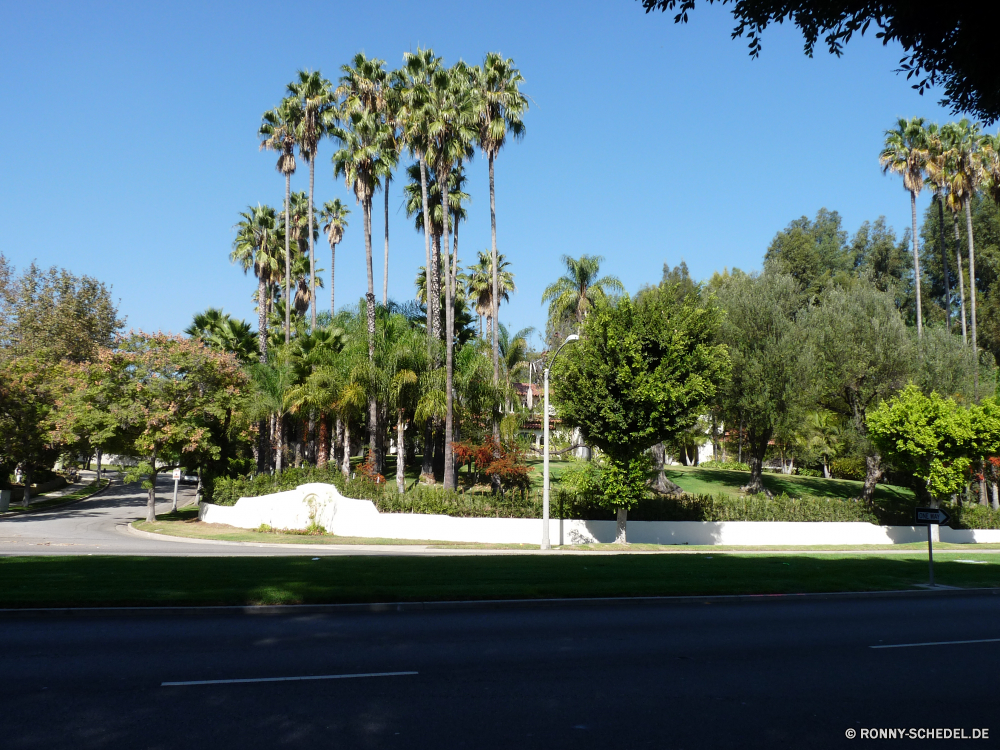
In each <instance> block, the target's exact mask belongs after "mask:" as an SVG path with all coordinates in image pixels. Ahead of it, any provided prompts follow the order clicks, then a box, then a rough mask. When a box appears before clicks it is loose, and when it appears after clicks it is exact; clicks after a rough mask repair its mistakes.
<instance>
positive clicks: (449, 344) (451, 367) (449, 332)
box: [438, 170, 455, 490]
mask: <svg viewBox="0 0 1000 750" xmlns="http://www.w3.org/2000/svg"><path fill="white" fill-rule="evenodd" d="M449 171H450V170H449ZM442 177H443V178H444V179H442ZM438 182H439V183H440V184H441V206H442V208H443V209H444V210H442V211H441V218H442V219H443V221H444V237H443V244H444V247H445V249H447V248H448V245H449V244H450V243H449V240H450V237H449V234H448V224H449V222H448V219H449V216H448V213H449V212H448V210H447V207H448V171H445V173H444V174H443V175H442V174H440V173H439V174H438ZM452 291H453V290H452V277H451V271H450V270H449V269H448V267H447V266H445V285H444V299H445V302H444V303H445V329H446V330H445V332H444V335H445V418H444V481H443V484H444V488H445V489H446V490H453V489H455V451H454V448H453V447H452V444H451V443H452V436H453V434H454V431H455V394H454V380H455V361H454V356H455V324H454V316H455V308H454V299H453V294H452Z"/></svg>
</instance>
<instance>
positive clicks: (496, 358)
mask: <svg viewBox="0 0 1000 750" xmlns="http://www.w3.org/2000/svg"><path fill="white" fill-rule="evenodd" d="M493 157H494V155H493V153H492V152H490V154H489V163H490V237H491V241H492V250H491V257H492V259H493V269H492V272H491V274H490V275H491V276H492V277H493V299H492V300H491V301H490V315H491V316H492V318H493V320H496V319H497V315H498V313H499V309H498V308H499V307H500V273H499V269H498V268H497V206H496V197H495V196H496V193H495V190H494V185H493ZM499 382H500V343H499V340H498V339H497V329H496V326H493V385H494V386H496V385H497V384H499ZM494 432H496V429H494Z"/></svg>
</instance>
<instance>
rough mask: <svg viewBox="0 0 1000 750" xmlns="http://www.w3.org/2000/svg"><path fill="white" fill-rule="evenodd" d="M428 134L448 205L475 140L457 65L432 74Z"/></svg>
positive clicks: (447, 440) (451, 470) (448, 484)
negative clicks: (455, 172)
mask: <svg viewBox="0 0 1000 750" xmlns="http://www.w3.org/2000/svg"><path fill="white" fill-rule="evenodd" d="M427 112H428V123H427V135H428V139H429V143H428V154H427V155H428V157H429V159H428V161H429V162H430V163H431V164H432V165H433V168H434V172H435V177H437V181H438V184H440V185H441V205H442V206H445V207H447V206H450V205H451V203H450V201H449V200H448V182H449V177H450V176H451V171H452V169H453V168H454V167H455V165H456V164H458V163H460V162H461V161H462V160H463V159H466V158H468V157H469V156H470V155H471V149H472V140H473V138H474V137H475V133H476V131H475V114H476V113H475V99H474V96H473V91H472V89H471V88H470V86H469V73H468V68H467V67H466V66H465V65H464V64H463V63H457V64H456V65H455V66H454V67H453V68H451V69H450V70H439V71H437V72H436V73H435V74H434V77H433V81H432V85H431V88H430V97H429V99H428V108H427ZM450 213H451V212H450V211H443V212H442V218H443V220H444V232H443V234H442V240H443V247H444V248H448V247H449V246H450V244H451V237H450V233H449V225H450V218H451V217H450ZM455 276H456V274H453V273H452V272H451V270H449V269H447V267H446V273H445V285H444V286H445V319H446V321H447V324H446V327H445V379H446V385H445V388H446V390H445V396H446V399H447V405H446V410H447V413H446V416H445V427H444V444H445V448H444V488H445V489H454V487H455V453H454V449H453V447H452V436H453V434H454V417H455V414H454V392H453V387H452V386H453V380H454V354H455V352H454V348H455V341H454V309H453V307H452V300H453V299H454V297H455V291H456V289H455V282H456V278H455Z"/></svg>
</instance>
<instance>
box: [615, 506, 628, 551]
mask: <svg viewBox="0 0 1000 750" xmlns="http://www.w3.org/2000/svg"><path fill="white" fill-rule="evenodd" d="M615 520H616V521H617V522H618V523H617V525H616V529H615V544H628V536H627V535H626V531H627V529H626V524H627V523H628V508H619V509H618V512H617V513H616V514H615Z"/></svg>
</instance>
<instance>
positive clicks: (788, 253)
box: [764, 208, 852, 297]
mask: <svg viewBox="0 0 1000 750" xmlns="http://www.w3.org/2000/svg"><path fill="white" fill-rule="evenodd" d="M851 261H852V258H851V251H850V248H849V247H848V245H847V232H845V231H844V229H843V226H842V221H841V218H840V214H838V213H837V212H836V211H827V210H826V209H825V208H821V209H820V210H819V211H817V212H816V218H815V219H814V220H810V219H809V218H808V217H806V216H802V217H800V218H798V219H796V220H795V221H792V222H791V223H789V225H788V226H787V227H786V228H785V229H783V230H782V231H781V232H778V234H776V235H775V236H774V239H772V240H771V244H770V245H769V246H768V248H767V252H766V253H765V254H764V264H765V266H766V267H767V268H769V269H771V270H772V271H775V272H777V273H784V274H788V275H790V276H791V277H793V278H794V279H795V280H796V281H797V282H798V284H799V287H800V288H801V289H802V291H803V292H804V293H806V294H807V295H809V296H810V297H815V296H817V295H818V294H819V293H820V291H821V290H822V289H823V287H824V286H826V284H827V283H828V282H829V281H830V280H832V279H839V278H843V277H845V276H846V275H847V274H848V273H849V272H850V271H851V265H852V263H851Z"/></svg>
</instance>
